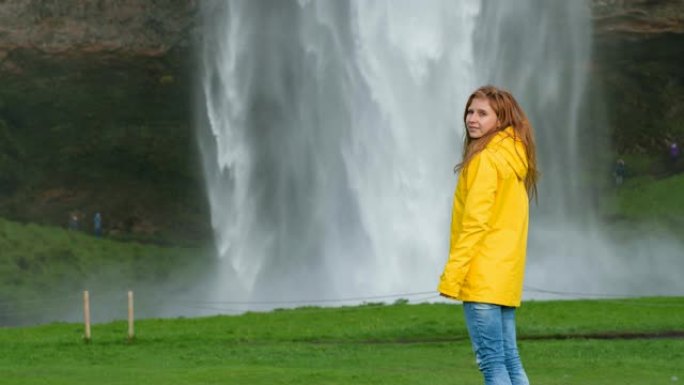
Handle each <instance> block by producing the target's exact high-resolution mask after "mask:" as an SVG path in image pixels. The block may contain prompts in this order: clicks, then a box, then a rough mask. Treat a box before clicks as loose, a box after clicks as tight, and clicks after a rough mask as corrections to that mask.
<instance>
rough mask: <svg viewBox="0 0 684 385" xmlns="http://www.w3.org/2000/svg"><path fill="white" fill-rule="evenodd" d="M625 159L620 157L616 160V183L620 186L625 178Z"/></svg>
mask: <svg viewBox="0 0 684 385" xmlns="http://www.w3.org/2000/svg"><path fill="white" fill-rule="evenodd" d="M625 172H626V169H625V161H624V160H623V159H622V158H620V159H618V160H617V162H615V170H614V171H613V176H615V184H616V185H617V186H620V185H621V184H622V182H624V179H625Z"/></svg>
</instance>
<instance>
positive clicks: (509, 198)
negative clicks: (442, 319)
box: [438, 86, 538, 385]
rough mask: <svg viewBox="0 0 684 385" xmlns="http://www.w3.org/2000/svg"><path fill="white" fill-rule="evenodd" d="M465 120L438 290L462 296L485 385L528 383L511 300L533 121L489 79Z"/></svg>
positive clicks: (517, 295) (531, 171) (520, 255)
mask: <svg viewBox="0 0 684 385" xmlns="http://www.w3.org/2000/svg"><path fill="white" fill-rule="evenodd" d="M463 121H464V123H465V126H466V129H467V135H466V138H465V141H464V148H463V160H462V162H461V163H460V164H459V165H457V166H456V170H457V171H460V175H459V178H458V185H457V186H456V193H455V197H454V207H453V213H452V219H451V246H450V250H449V260H448V262H447V263H446V267H445V268H444V273H443V274H442V277H441V280H440V283H439V288H438V290H439V292H440V293H441V294H442V295H443V296H445V297H449V298H452V299H457V300H461V301H463V309H464V313H465V320H466V324H467V327H468V334H469V335H470V340H471V343H472V346H473V350H474V352H475V358H476V361H477V363H478V366H479V368H480V371H481V372H482V374H483V375H484V379H485V385H494V384H496V385H499V384H512V385H523V384H529V381H528V379H527V375H526V374H525V371H524V369H523V367H522V363H521V362H520V356H519V355H518V348H517V344H516V337H515V308H516V307H518V306H520V299H521V296H522V286H523V285H522V283H523V275H524V271H525V253H526V248H527V223H528V217H529V214H528V207H529V201H530V197H532V196H535V195H536V183H537V177H538V172H537V166H536V157H535V145H534V138H533V133H532V127H531V126H530V123H529V121H528V120H527V117H526V116H525V113H524V112H523V110H522V109H521V108H520V106H519V105H518V103H517V102H516V100H515V99H514V98H513V96H512V95H511V94H510V93H509V92H507V91H504V90H501V89H498V88H496V87H492V86H485V87H482V88H479V89H477V90H476V91H475V92H474V93H473V94H472V95H470V97H469V98H468V102H467V103H466V109H465V113H464V115H463Z"/></svg>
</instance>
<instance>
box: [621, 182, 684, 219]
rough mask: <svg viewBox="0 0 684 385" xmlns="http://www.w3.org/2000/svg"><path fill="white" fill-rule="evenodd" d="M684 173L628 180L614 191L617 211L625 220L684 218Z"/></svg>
mask: <svg viewBox="0 0 684 385" xmlns="http://www.w3.org/2000/svg"><path fill="white" fill-rule="evenodd" d="M683 196H684V174H676V175H674V176H669V177H667V178H662V179H653V178H652V177H638V178H633V179H628V180H627V181H626V182H625V184H624V185H623V186H622V187H621V188H620V189H619V190H618V191H617V203H618V210H619V212H620V213H622V215H624V216H625V217H627V218H629V219H637V220H638V219H654V218H665V219H670V220H676V219H680V220H681V219H682V218H684V205H683V204H682V197H683Z"/></svg>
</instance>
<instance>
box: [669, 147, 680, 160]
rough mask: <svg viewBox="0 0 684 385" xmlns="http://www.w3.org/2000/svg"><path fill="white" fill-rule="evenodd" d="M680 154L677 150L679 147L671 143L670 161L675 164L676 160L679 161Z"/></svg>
mask: <svg viewBox="0 0 684 385" xmlns="http://www.w3.org/2000/svg"><path fill="white" fill-rule="evenodd" d="M680 154H681V152H680V150H679V146H678V145H677V143H675V142H672V144H671V145H670V160H672V162H676V161H677V160H679V155H680Z"/></svg>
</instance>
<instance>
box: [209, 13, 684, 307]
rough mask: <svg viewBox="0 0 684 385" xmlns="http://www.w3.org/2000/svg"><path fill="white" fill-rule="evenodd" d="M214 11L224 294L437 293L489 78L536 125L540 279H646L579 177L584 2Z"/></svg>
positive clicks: (212, 177) (217, 218)
mask: <svg viewBox="0 0 684 385" xmlns="http://www.w3.org/2000/svg"><path fill="white" fill-rule="evenodd" d="M203 12H204V17H205V18H204V20H205V27H206V28H205V34H204V46H203V48H202V53H201V55H202V64H203V69H202V75H201V91H202V100H203V108H202V109H201V115H202V116H201V119H200V145H201V150H202V154H203V156H204V159H203V161H204V166H205V172H206V179H207V191H208V196H209V201H210V206H211V211H212V225H213V227H214V229H215V233H216V244H217V250H218V254H219V257H220V258H221V260H222V261H223V268H222V270H221V271H220V273H219V278H218V279H217V285H218V286H217V288H216V289H215V290H214V291H215V295H216V297H217V298H221V299H233V300H237V299H239V300H245V301H258V300H265V299H268V300H275V301H277V300H303V301H306V300H310V301H315V300H317V299H322V298H348V297H363V296H366V297H368V296H374V295H385V294H394V293H412V292H423V291H426V290H428V291H429V290H433V289H434V288H435V286H436V282H437V278H438V275H439V273H440V271H441V269H442V267H443V263H444V262H445V259H446V255H447V250H448V225H449V218H450V214H451V213H450V210H451V199H452V194H453V189H454V184H455V181H456V177H455V175H453V173H452V168H453V165H454V164H456V163H457V162H458V160H459V158H460V153H459V152H460V148H461V141H462V135H463V128H462V122H461V120H462V109H463V104H464V103H465V100H466V98H467V96H468V95H469V93H470V92H471V91H472V90H473V89H474V88H476V87H477V86H479V85H483V84H488V83H491V84H496V85H499V86H502V87H504V88H508V89H509V90H511V91H512V92H513V94H514V95H516V97H517V98H518V99H519V101H520V102H521V104H522V106H523V108H524V109H525V110H526V111H527V112H528V114H529V115H530V119H531V121H532V123H533V125H534V126H535V128H536V134H537V140H538V148H539V156H540V166H541V168H542V171H543V173H544V179H543V181H542V184H541V186H540V189H541V194H540V196H541V200H540V205H539V206H538V207H535V208H534V209H533V221H532V228H531V230H530V251H529V259H528V261H529V262H528V277H527V279H526V283H528V284H530V285H531V286H536V287H545V288H549V289H555V290H574V291H582V290H583V291H590V290H594V289H595V290H608V289H613V290H622V291H624V290H628V289H629V292H636V291H635V290H633V286H629V285H622V284H619V283H620V282H621V281H622V280H623V279H625V278H627V277H631V275H632V273H633V272H634V271H633V270H631V269H625V270H616V269H615V266H619V265H620V262H621V261H622V262H624V260H621V259H619V258H620V256H619V254H620V252H619V250H620V249H618V248H616V247H615V245H612V244H610V243H608V242H606V241H604V239H603V237H602V236H601V234H600V231H599V229H598V227H599V225H598V222H597V221H596V220H595V219H594V218H593V215H592V214H591V210H592V207H591V205H590V204H588V202H589V201H590V199H587V196H590V195H591V194H590V193H588V191H590V189H588V188H587V184H586V183H584V182H583V181H582V178H579V177H577V175H580V168H581V167H582V164H581V162H580V152H581V146H580V142H579V141H578V138H577V132H578V126H579V124H580V119H579V116H580V114H581V105H582V103H581V102H582V100H583V97H584V94H585V86H586V84H585V83H586V71H587V67H588V64H589V61H590V36H591V28H590V17H589V16H590V15H589V10H588V5H587V4H586V3H585V2H578V1H573V2H566V1H553V2H549V1H526V2H522V3H521V2H515V3H514V4H513V3H512V2H508V1H496V2H483V3H482V4H481V3H480V2H479V1H465V2H453V1H449V0H444V1H438V0H434V1H420V2H418V1H410V0H403V1H398V0H391V1H390V0H386V1H381V0H377V1H373V2H367V1H360V0H359V1H353V0H349V1H298V2H294V1H284V0H277V1H275V0H274V1H265V0H264V1H246V0H241V1H240V0H233V1H207V2H204V3H203ZM632 260H635V259H634V258H632ZM652 278H653V274H651V273H649V274H645V275H644V274H642V275H641V276H640V278H639V280H640V282H641V281H643V282H646V281H647V280H650V279H652ZM673 282H674V281H673ZM637 286H638V287H642V286H639V285H637ZM681 287H682V286H681V284H675V283H673V284H668V285H666V286H664V290H669V289H672V288H681Z"/></svg>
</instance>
